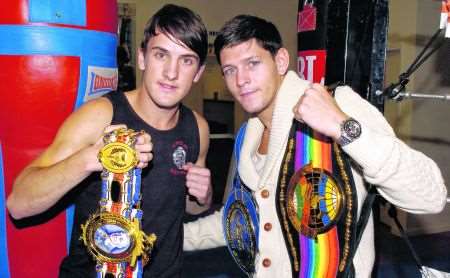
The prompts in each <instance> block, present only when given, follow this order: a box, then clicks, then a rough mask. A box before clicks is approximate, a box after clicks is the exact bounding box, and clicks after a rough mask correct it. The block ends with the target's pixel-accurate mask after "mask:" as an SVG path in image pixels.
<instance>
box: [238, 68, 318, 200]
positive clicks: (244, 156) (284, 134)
mask: <svg viewBox="0 0 450 278" xmlns="http://www.w3.org/2000/svg"><path fill="white" fill-rule="evenodd" d="M309 84H310V83H309V82H307V81H305V80H302V79H300V78H299V77H298V75H297V74H296V73H295V72H293V71H289V72H288V73H287V74H286V76H285V78H284V80H283V82H282V84H281V86H280V88H279V90H278V92H277V95H276V98H275V108H274V111H273V115H272V129H271V131H270V135H269V149H268V153H267V157H266V161H265V164H264V168H263V174H262V176H259V175H258V173H257V172H256V169H255V165H254V164H253V161H252V157H253V156H254V155H255V153H256V152H257V150H258V147H259V144H260V142H261V138H262V133H263V131H264V125H263V124H262V122H261V121H260V120H259V118H257V117H252V118H250V119H249V120H248V124H247V128H246V132H245V137H244V142H243V144H242V148H241V154H240V161H239V166H238V170H239V175H240V177H241V179H242V181H243V182H244V184H245V185H246V186H248V187H249V188H250V189H251V190H253V191H256V190H257V189H258V188H262V187H264V186H267V184H266V182H267V179H268V178H269V177H270V175H271V172H272V171H273V170H274V167H278V168H279V166H280V165H277V163H276V162H277V161H280V159H279V158H280V156H283V152H284V149H285V146H286V142H287V139H288V136H289V130H290V128H291V126H292V120H293V118H294V114H293V112H292V109H293V107H294V106H295V104H296V103H297V102H298V100H299V99H300V97H301V96H302V94H303V92H304V91H305V89H306V88H307V87H308V86H309ZM276 176H277V177H278V175H276Z"/></svg>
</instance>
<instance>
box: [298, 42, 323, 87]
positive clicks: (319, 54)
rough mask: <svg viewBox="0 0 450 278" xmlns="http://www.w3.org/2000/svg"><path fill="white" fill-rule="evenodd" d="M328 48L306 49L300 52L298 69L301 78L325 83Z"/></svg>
mask: <svg viewBox="0 0 450 278" xmlns="http://www.w3.org/2000/svg"><path fill="white" fill-rule="evenodd" d="M326 59H327V51H326V50H304V51H299V52H298V58H297V69H298V74H299V76H300V77H301V78H303V79H305V80H308V81H310V82H314V83H321V84H324V81H325V64H326Z"/></svg>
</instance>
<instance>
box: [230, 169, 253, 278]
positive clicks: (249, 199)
mask: <svg viewBox="0 0 450 278" xmlns="http://www.w3.org/2000/svg"><path fill="white" fill-rule="evenodd" d="M222 221H223V227H224V236H225V240H226V243H227V246H228V250H229V251H230V253H231V255H232V256H233V259H234V260H235V262H236V263H237V265H238V266H239V267H240V268H241V269H242V270H243V271H244V272H245V273H246V274H247V275H248V276H251V274H252V273H254V272H255V259H256V256H257V254H258V234H259V219H258V208H257V205H256V202H255V200H254V199H253V195H252V194H251V193H250V191H249V190H248V189H247V188H245V187H244V186H243V185H242V184H241V181H240V178H239V175H238V174H236V176H235V178H234V182H233V189H232V190H231V192H230V195H229V196H228V199H227V202H226V204H225V206H224V209H223V219H222Z"/></svg>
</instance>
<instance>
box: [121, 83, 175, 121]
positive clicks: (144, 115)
mask: <svg viewBox="0 0 450 278" xmlns="http://www.w3.org/2000/svg"><path fill="white" fill-rule="evenodd" d="M126 96H127V98H128V101H129V102H130V104H131V106H132V107H133V110H134V111H135V112H136V114H138V115H139V117H141V119H142V120H144V122H146V123H147V124H149V125H150V126H152V127H154V128H156V129H159V130H168V129H171V128H173V127H175V126H176V124H177V122H178V116H179V105H178V104H177V105H176V106H174V107H169V108H167V107H160V106H158V105H157V104H156V103H154V102H153V100H152V99H151V98H150V97H149V94H148V93H147V92H146V91H145V89H144V88H142V87H140V88H138V89H137V90H135V91H132V92H129V93H127V94H126Z"/></svg>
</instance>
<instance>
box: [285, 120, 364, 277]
mask: <svg viewBox="0 0 450 278" xmlns="http://www.w3.org/2000/svg"><path fill="white" fill-rule="evenodd" d="M277 190H278V196H279V198H278V204H279V205H278V214H279V216H280V220H281V224H282V229H283V232H284V234H285V241H286V246H287V247H288V252H289V255H290V258H291V267H292V273H293V277H294V276H295V277H299V278H307V277H313V276H314V277H347V274H348V273H347V271H348V270H349V269H350V268H349V266H351V263H352V261H351V257H350V256H351V252H352V250H354V249H353V248H354V243H355V234H356V233H355V232H356V221H354V219H356V217H357V215H356V213H357V205H356V204H357V199H356V194H355V190H356V189H355V186H354V183H353V177H352V174H351V170H350V166H349V164H348V161H347V160H346V158H345V156H344V155H343V154H342V153H341V151H340V148H339V147H338V146H337V144H336V143H333V142H332V141H331V139H329V138H327V137H325V136H323V135H321V134H319V133H317V132H315V131H313V130H312V129H311V128H309V127H307V126H306V125H304V124H302V123H299V122H297V121H295V123H294V124H293V126H292V128H291V131H290V135H289V140H288V143H287V147H286V151H285V155H284V158H283V162H282V165H281V171H280V178H279V185H278V187H277Z"/></svg>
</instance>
